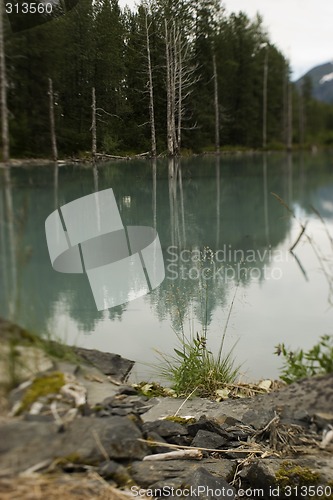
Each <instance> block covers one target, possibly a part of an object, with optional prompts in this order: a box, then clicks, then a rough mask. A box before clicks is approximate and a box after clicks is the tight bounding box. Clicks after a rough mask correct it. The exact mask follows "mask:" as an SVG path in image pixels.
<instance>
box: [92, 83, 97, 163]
mask: <svg viewBox="0 0 333 500" xmlns="http://www.w3.org/2000/svg"><path fill="white" fill-rule="evenodd" d="M91 109H92V116H91V138H92V144H91V152H92V155H93V158H95V156H96V153H97V132H96V90H95V87H93V88H92V102H91Z"/></svg>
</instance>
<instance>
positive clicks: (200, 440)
mask: <svg viewBox="0 0 333 500" xmlns="http://www.w3.org/2000/svg"><path fill="white" fill-rule="evenodd" d="M227 442H228V440H227V439H226V438H224V437H222V436H220V435H219V434H215V433H214V432H210V431H204V430H199V431H198V432H197V434H196V436H195V438H194V439H193V441H192V445H191V446H194V447H197V448H213V449H217V448H221V447H222V446H225V444H226V443H227Z"/></svg>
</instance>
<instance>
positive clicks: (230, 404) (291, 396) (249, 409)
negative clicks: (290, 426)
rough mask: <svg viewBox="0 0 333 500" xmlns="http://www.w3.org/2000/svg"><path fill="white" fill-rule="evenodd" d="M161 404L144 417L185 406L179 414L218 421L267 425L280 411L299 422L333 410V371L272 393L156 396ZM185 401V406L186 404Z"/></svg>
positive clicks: (158, 414) (147, 419)
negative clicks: (222, 397)
mask: <svg viewBox="0 0 333 500" xmlns="http://www.w3.org/2000/svg"><path fill="white" fill-rule="evenodd" d="M156 399H157V400H158V401H157V404H156V405H155V406H154V407H153V408H152V409H151V410H149V411H148V412H147V413H145V414H144V415H143V420H145V421H149V420H156V419H157V418H159V417H161V416H171V415H174V414H175V413H176V412H177V411H178V410H179V407H180V406H181V405H182V408H181V412H178V413H177V415H178V416H186V415H190V416H193V417H195V418H197V419H198V418H200V417H201V416H203V415H206V417H207V418H208V419H215V420H216V421H217V422H218V423H222V422H225V420H226V417H231V418H234V419H237V420H238V421H241V422H242V423H244V424H246V425H252V426H253V427H255V428H256V429H259V428H261V427H264V426H265V425H266V424H267V423H268V422H269V421H270V420H271V419H272V418H273V417H274V415H275V412H277V413H278V414H279V415H280V416H281V419H282V420H283V419H287V420H289V421H294V422H295V423H296V422H298V419H300V418H301V419H302V420H301V421H303V422H304V419H305V418H311V417H312V416H313V415H314V414H315V413H322V412H324V413H325V412H327V413H331V412H332V407H333V373H331V374H328V375H324V376H320V377H313V378H310V379H304V380H300V381H299V382H295V383H293V384H291V385H289V386H287V387H285V388H283V389H281V390H279V391H276V392H272V393H270V394H265V395H260V396H255V397H253V398H244V399H241V400H239V399H236V400H226V401H222V402H219V403H218V402H215V401H209V400H206V399H202V398H194V399H190V400H187V401H185V400H184V399H181V398H180V399H178V398H156ZM183 403H184V405H183Z"/></svg>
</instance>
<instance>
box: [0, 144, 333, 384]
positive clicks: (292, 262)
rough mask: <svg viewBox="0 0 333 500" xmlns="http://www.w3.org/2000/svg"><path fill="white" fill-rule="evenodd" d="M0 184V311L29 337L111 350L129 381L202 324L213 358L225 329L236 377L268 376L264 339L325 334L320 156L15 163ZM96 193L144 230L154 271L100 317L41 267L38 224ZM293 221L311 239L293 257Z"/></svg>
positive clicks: (79, 283)
mask: <svg viewBox="0 0 333 500" xmlns="http://www.w3.org/2000/svg"><path fill="white" fill-rule="evenodd" d="M0 182H1V190H0V222H1V226H0V238H1V240H0V252H1V253H0V257H1V258H0V283H1V289H0V314H1V315H2V316H4V317H7V318H13V319H14V320H15V321H17V322H18V323H20V324H21V325H23V326H25V327H27V328H29V329H31V330H33V331H35V332H38V333H39V334H41V335H46V334H51V335H53V336H54V337H56V338H61V339H62V340H64V341H65V342H67V343H69V344H76V345H81V346H84V347H88V348H96V349H100V350H104V351H111V352H116V353H119V354H121V355H123V356H125V357H129V358H131V359H134V360H136V361H138V365H137V367H136V374H135V376H136V377H137V378H140V379H142V378H144V379H149V378H154V379H156V378H158V377H157V375H156V373H154V370H153V369H152V367H151V366H150V365H151V364H154V363H157V364H159V363H160V358H159V357H158V354H157V353H156V351H159V352H162V353H164V354H168V353H169V354H172V352H173V349H174V348H175V347H177V346H178V345H177V336H176V332H178V333H180V332H184V334H185V335H186V336H190V335H191V334H193V333H194V334H195V333H196V332H199V333H201V332H202V331H205V330H207V335H208V345H209V348H210V349H211V350H212V351H213V352H217V351H218V348H219V345H220V341H221V338H222V335H223V331H224V329H225V326H226V323H227V330H226V331H227V335H226V343H225V348H226V350H228V349H230V348H231V347H232V346H233V345H235V344H236V345H235V348H234V355H235V357H236V360H237V362H239V363H242V376H243V378H244V379H251V380H253V379H259V378H262V377H264V378H267V377H276V376H277V374H278V368H279V366H280V365H281V360H280V358H278V357H276V356H275V355H274V354H273V352H274V346H275V345H276V344H278V343H280V342H285V343H286V344H287V345H289V346H290V347H292V348H297V347H299V346H302V347H305V348H306V347H310V346H311V345H313V343H315V342H316V341H317V340H318V338H319V336H320V335H323V334H332V333H333V327H332V325H333V321H332V319H333V308H332V304H331V303H332V295H331V294H332V288H331V287H332V286H333V248H332V245H331V242H330V240H329V238H328V235H327V231H328V232H330V234H331V235H332V236H333V159H332V157H331V156H329V155H324V154H317V155H310V154H309V155H306V154H304V155H293V156H287V155H284V154H272V155H268V156H262V155H259V154H258V155H239V156H222V157H221V158H220V159H216V158H215V157H206V158H191V159H183V160H182V161H181V162H171V161H169V162H168V161H167V160H158V161H157V164H155V165H153V164H151V163H150V162H148V161H129V162H117V163H109V164H103V165H99V166H98V170H96V169H95V170H94V169H93V168H92V167H91V166H90V165H81V166H80V165H66V166H59V167H57V168H56V167H53V166H51V167H46V166H43V167H34V168H20V167H14V168H12V169H11V172H10V179H9V182H7V183H5V182H4V172H3V171H2V172H0ZM106 188H113V191H114V194H115V197H116V200H117V204H118V208H119V211H120V214H121V218H122V221H123V224H124V225H143V226H144V225H146V226H152V227H156V229H157V231H158V234H159V238H160V241H161V246H162V249H163V256H164V263H165V269H166V277H165V280H164V282H163V283H162V284H161V286H160V287H158V288H157V289H156V290H154V291H153V292H151V293H150V294H149V295H146V296H144V297H141V298H139V299H136V300H134V301H131V302H129V303H127V304H123V305H121V306H118V307H115V308H113V309H109V310H106V311H100V312H99V311H97V309H96V306H95V303H94V300H93V296H92V292H91V289H90V287H89V283H88V280H87V278H86V277H85V276H84V275H75V274H62V273H58V272H56V271H54V270H53V269H52V266H51V263H50V258H49V255H48V249H47V244H46V239H45V229H44V227H45V226H44V225H45V219H46V218H47V216H48V215H49V214H50V213H51V212H52V211H53V210H55V208H57V207H59V206H62V205H64V204H65V203H68V202H70V201H72V200H74V199H77V198H79V197H81V196H84V195H87V194H90V193H93V192H94V191H96V190H102V189H106ZM272 193H276V194H277V195H278V196H279V197H280V198H281V199H283V200H284V202H285V203H286V204H287V205H288V206H289V207H290V208H291V210H292V211H293V212H294V214H295V216H296V218H294V217H292V216H291V215H290V214H289V212H288V210H287V209H286V208H285V207H284V206H283V205H282V204H281V202H279V201H278V199H277V198H276V197H275V196H274V195H273V194H272ZM312 207H315V209H316V210H318V212H319V213H320V215H321V217H322V218H323V220H324V222H323V221H321V220H320V218H319V217H318V216H317V215H316V213H315V212H314V211H313V209H312ZM306 221H307V229H306V234H307V235H308V236H309V237H310V239H307V237H306V236H305V235H303V237H302V238H301V240H300V242H299V243H298V245H297V247H296V249H295V254H296V256H297V259H298V260H296V259H295V258H294V257H293V256H292V255H291V254H290V253H289V251H288V250H289V248H290V247H291V246H292V244H293V243H294V242H295V241H296V239H297V237H298V235H299V233H300V229H301V228H300V223H303V224H304V223H305V222H306ZM324 223H325V224H324ZM330 301H331V302H330ZM228 316H229V320H228V319H227V318H228ZM152 373H153V374H152Z"/></svg>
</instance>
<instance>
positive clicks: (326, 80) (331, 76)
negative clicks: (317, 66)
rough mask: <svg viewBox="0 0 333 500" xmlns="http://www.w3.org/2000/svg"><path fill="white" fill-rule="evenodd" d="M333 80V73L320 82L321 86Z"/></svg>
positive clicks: (323, 77)
mask: <svg viewBox="0 0 333 500" xmlns="http://www.w3.org/2000/svg"><path fill="white" fill-rule="evenodd" d="M331 80H333V72H332V73H328V74H327V75H324V76H322V77H321V79H320V80H319V84H320V85H322V84H323V83H326V82H330V81H331Z"/></svg>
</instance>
